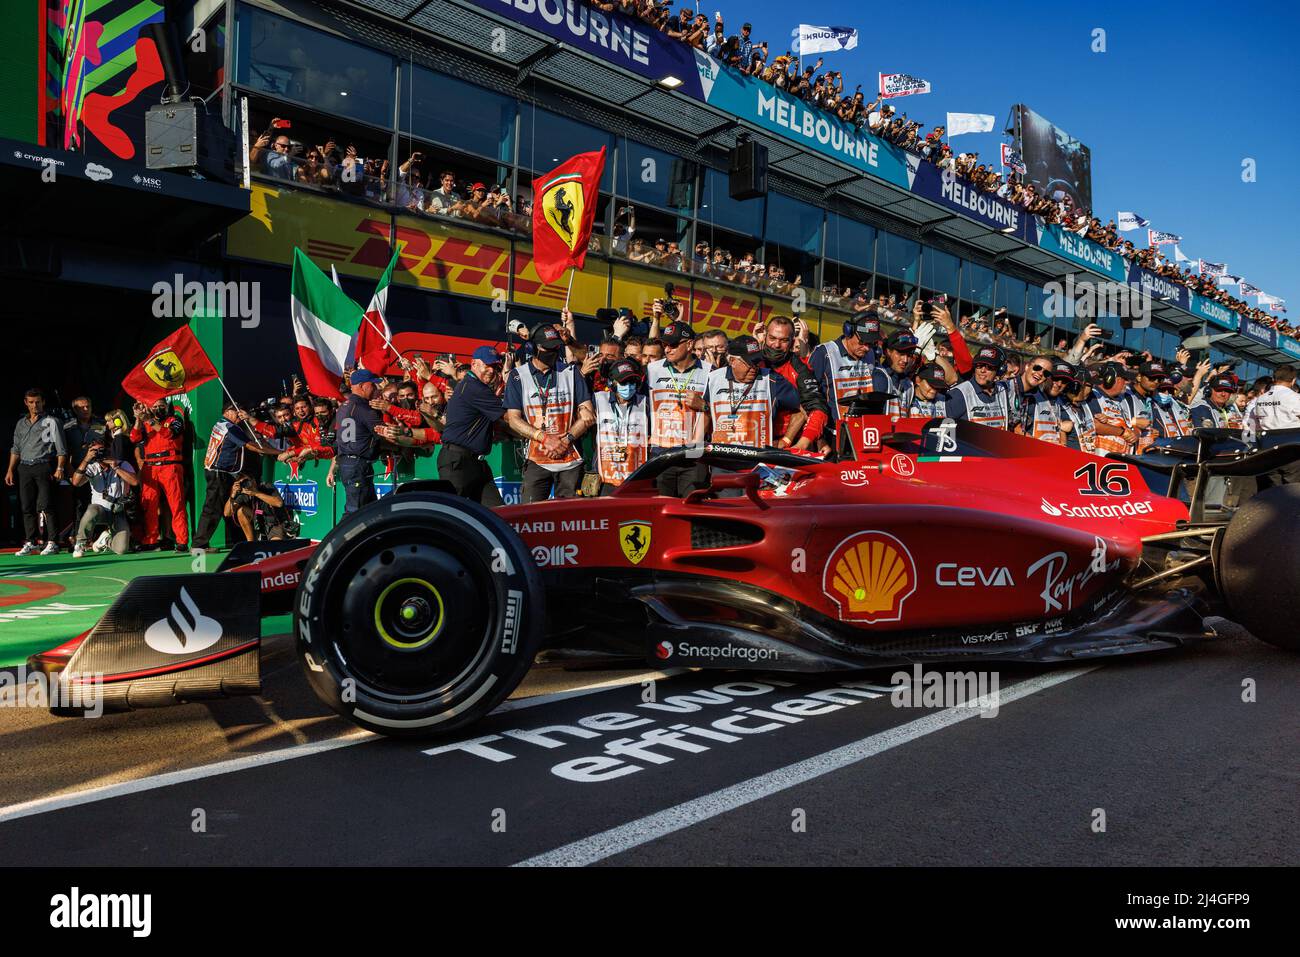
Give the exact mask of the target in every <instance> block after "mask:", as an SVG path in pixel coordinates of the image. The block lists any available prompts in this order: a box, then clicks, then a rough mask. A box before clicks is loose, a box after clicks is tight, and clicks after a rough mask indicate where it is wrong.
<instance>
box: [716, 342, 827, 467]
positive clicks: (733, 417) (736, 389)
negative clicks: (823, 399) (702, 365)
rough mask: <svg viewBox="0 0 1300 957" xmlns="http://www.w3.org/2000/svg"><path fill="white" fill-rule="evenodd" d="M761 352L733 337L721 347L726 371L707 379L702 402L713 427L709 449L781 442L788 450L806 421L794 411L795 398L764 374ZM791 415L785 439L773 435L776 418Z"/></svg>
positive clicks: (782, 383) (789, 389)
mask: <svg viewBox="0 0 1300 957" xmlns="http://www.w3.org/2000/svg"><path fill="white" fill-rule="evenodd" d="M762 361H763V347H762V346H760V345H759V344H758V340H756V339H755V338H754V337H753V336H737V337H736V338H735V339H732V340H731V342H730V344H729V345H728V346H727V365H726V366H725V367H723V368H721V369H714V370H713V371H712V372H710V373H709V382H708V386H707V388H706V390H705V393H704V402H705V404H706V406H707V407H708V410H709V420H710V422H711V424H712V426H713V434H712V438H711V439H710V441H711V442H712V443H714V444H715V445H717V444H721V445H747V446H750V447H751V448H759V449H762V448H767V447H768V446H771V445H774V444H775V443H776V442H777V440H778V439H784V440H785V441H784V442H782V443H781V445H782V448H789V446H790V445H792V444H793V443H794V441H795V440H796V439H797V438H798V437H799V433H800V431H802V429H803V426H804V423H805V422H806V421H807V420H808V415H807V413H805V412H804V411H803V410H802V409H801V408H800V407H799V393H797V392H795V391H794V387H793V386H792V385H790V383H788V382H786V381H785V379H783V378H781V377H780V376H779V375H775V374H773V372H772V371H771V370H770V369H765V368H761V367H760V364H761V363H762ZM781 412H790V413H792V414H791V416H790V418H789V420H788V424H787V425H786V430H785V434H784V435H782V436H777V435H775V434H774V433H775V431H776V429H775V423H776V418H777V414H778V413H781Z"/></svg>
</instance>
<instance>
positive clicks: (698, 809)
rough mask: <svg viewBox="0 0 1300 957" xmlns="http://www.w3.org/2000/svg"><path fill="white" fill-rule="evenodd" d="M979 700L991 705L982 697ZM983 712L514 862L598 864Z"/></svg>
mask: <svg viewBox="0 0 1300 957" xmlns="http://www.w3.org/2000/svg"><path fill="white" fill-rule="evenodd" d="M1100 667H1101V666H1100V665H1093V666H1091V667H1087V668H1075V669H1070V670H1068V671H1053V672H1050V673H1048V674H1044V675H1038V676H1036V677H1033V678H1030V679H1028V680H1027V681H1022V682H1020V683H1019V684H1015V685H1012V686H1011V687H1010V688H1007V689H1005V690H1003V691H1002V692H1001V693H1000V694H999V695H998V705H999V707H1001V706H1002V705H1006V704H1007V703H1009V702H1012V701H1015V700H1017V699H1019V698H1024V697H1026V696H1028V695H1031V694H1034V693H1036V692H1039V691H1044V690H1046V689H1048V688H1051V687H1053V686H1055V685H1059V684H1061V683H1062V682H1065V681H1069V680H1070V679H1071V678H1077V677H1079V676H1080V675H1085V674H1087V673H1088V672H1090V671H1096V670H1097V669H1098V668H1100ZM980 701H981V702H984V703H985V704H988V702H985V700H984V699H983V698H981V699H980ZM979 714H980V709H979V708H976V707H964V708H948V709H946V710H944V711H938V712H932V713H930V714H927V715H925V716H924V717H922V718H917V719H916V720H915V721H909V722H908V723H907V724H903V725H899V726H898V727H896V728H890V729H889V730H888V731H881V732H879V733H877V734H873V735H870V736H869V737H866V738H862V739H861V740H860V741H854V742H853V743H852V744H846V745H844V746H843V747H839V748H835V749H834V750H832V751H827V752H825V753H824V754H819V755H816V756H815V757H811V758H807V759H805V760H803V761H798V762H796V763H794V764H791V765H787V766H786V767H783V768H777V769H776V770H774V771H769V772H767V773H766V774H760V775H759V776H758V777H755V778H750V779H749V780H748V781H741V782H740V783H739V784H733V785H731V786H730V787H726V788H723V789H721V790H719V791H714V792H713V793H711V794H705V795H703V796H701V797H698V798H694V799H693V800H690V801H686V802H684V803H682V804H678V805H677V806H675V807H670V808H668V809H667V810H664V811H659V812H658V813H656V814H651V815H648V816H646V817H643V818H640V819H638V820H635V821H629V822H628V823H627V824H621V825H619V826H618V827H614V828H610V829H609V830H607V831H602V832H600V833H599V834H593V835H591V836H590V837H585V838H583V839H581V840H578V841H574V842H573V843H571V844H566V845H564V846H563V847H557V848H556V849H555V850H552V851H546V852H545V853H542V854H538V855H536V856H535V857H530V858H527V859H526V860H523V861H519V862H518V863H516V864H515V865H514V866H515V867H585V866H587V865H589V864H595V863H596V862H598V861H602V860H604V859H605V858H607V857H612V856H613V855H615V854H621V853H623V852H624V851H629V850H631V849H632V848H634V847H638V846H639V845H641V844H646V843H648V842H650V841H654V840H658V839H659V838H661V837H666V836H667V835H669V834H672V833H674V832H675V831H680V830H682V829H683V828H687V827H690V826H692V825H693V824H699V823H700V822H701V821H707V820H709V819H710V818H713V817H717V816H718V815H720V814H726V813H727V812H728V811H734V810H736V809H737V808H739V807H743V806H745V805H746V804H751V803H753V802H754V801H758V800H761V799H762V798H765V797H769V796H771V795H773V794H777V793H779V792H781V791H785V790H787V789H788V788H792V787H795V786H796V785H799V784H804V783H806V782H808V781H811V780H813V779H815V778H819V777H821V776H822V775H824V774H830V773H831V772H832V771H839V770H840V769H842V768H846V767H848V766H849V765H851V764H857V763H858V762H859V761H864V760H866V759H867V758H870V757H874V756H875V755H877V754H880V753H882V752H884V751H888V750H889V749H890V748H896V747H898V746H899V745H900V744H907V743H908V742H909V741H915V740H916V739H918V738H922V737H924V736H925V735H927V734H932V733H934V732H935V731H942V730H943V729H944V728H947V727H951V726H952V725H954V724H957V723H958V722H959V721H965V720H966V719H967V718H974V717H976V716H978V715H979Z"/></svg>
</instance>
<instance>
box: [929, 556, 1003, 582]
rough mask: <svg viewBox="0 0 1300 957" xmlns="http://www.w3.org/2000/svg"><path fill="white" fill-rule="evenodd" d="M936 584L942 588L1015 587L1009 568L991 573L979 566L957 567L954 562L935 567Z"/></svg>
mask: <svg viewBox="0 0 1300 957" xmlns="http://www.w3.org/2000/svg"><path fill="white" fill-rule="evenodd" d="M934 583H935V584H936V585H938V586H939V587H941V588H971V587H974V586H975V585H983V586H985V587H986V588H1008V587H1011V586H1013V585H1015V582H1014V581H1012V580H1011V572H1010V570H1009V569H1007V568H994V569H992V570H991V571H990V570H985V569H983V568H980V567H979V566H978V565H955V564H953V563H952V562H944V563H943V564H942V565H938V566H936V567H935V569H934Z"/></svg>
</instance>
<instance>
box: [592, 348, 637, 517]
mask: <svg viewBox="0 0 1300 957" xmlns="http://www.w3.org/2000/svg"><path fill="white" fill-rule="evenodd" d="M644 384H645V372H644V370H643V369H642V368H641V363H639V362H637V361H636V360H635V359H617V360H615V361H614V364H613V365H612V366H610V369H609V388H607V389H604V390H602V391H600V392H597V393H596V394H595V397H594V398H595V403H596V470H597V472H599V473H600V494H601V495H608V494H609V493H610V492H612V491H613V490H614V489H616V488H618V487H619V486H620V485H622V484H623V483H624V482H626V481H627V477H628V476H629V475H631V474H632V473H633V472H635V471H636V470H637V469H639V468H640V467H641V466H642V465H644V464H645V462H646V459H647V457H648V455H649V444H650V414H649V401H648V400H647V398H646V394H645V391H644V389H643V388H642V386H643V385H644Z"/></svg>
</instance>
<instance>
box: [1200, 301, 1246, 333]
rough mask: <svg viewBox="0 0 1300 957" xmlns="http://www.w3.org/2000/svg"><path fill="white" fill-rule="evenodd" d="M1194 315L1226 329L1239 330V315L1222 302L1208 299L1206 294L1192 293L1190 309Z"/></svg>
mask: <svg viewBox="0 0 1300 957" xmlns="http://www.w3.org/2000/svg"><path fill="white" fill-rule="evenodd" d="M1190 312H1191V313H1192V315H1193V316H1196V317H1197V318H1199V319H1207V320H1209V321H1210V322H1212V323H1214V324H1215V325H1216V326H1222V327H1223V328H1224V329H1231V330H1232V331H1233V332H1236V331H1237V326H1238V325H1239V321H1240V320H1239V317H1238V315H1237V314H1236V313H1235V312H1233V311H1232V310H1231V309H1229V308H1228V307H1227V306H1225V305H1223V304H1222V303H1219V302H1215V301H1214V300H1213V299H1206V298H1205V297H1204V296H1198V295H1197V294H1196V293H1192V308H1191V310H1190Z"/></svg>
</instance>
